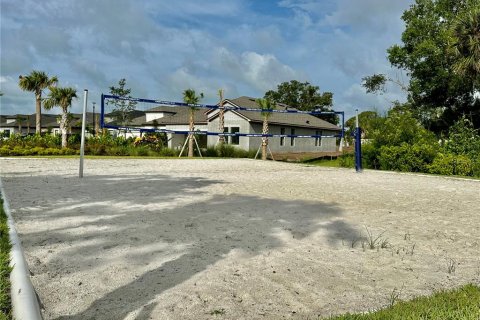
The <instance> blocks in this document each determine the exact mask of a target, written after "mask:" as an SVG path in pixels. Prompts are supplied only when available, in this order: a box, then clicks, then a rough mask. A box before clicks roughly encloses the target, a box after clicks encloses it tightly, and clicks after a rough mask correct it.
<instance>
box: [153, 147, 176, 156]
mask: <svg viewBox="0 0 480 320" xmlns="http://www.w3.org/2000/svg"><path fill="white" fill-rule="evenodd" d="M178 154H179V152H178V151H177V150H173V149H170V148H163V149H162V150H160V151H159V152H158V155H159V156H161V157H177V156H178Z"/></svg>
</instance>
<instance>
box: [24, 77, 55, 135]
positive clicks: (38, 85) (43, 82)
mask: <svg viewBox="0 0 480 320" xmlns="http://www.w3.org/2000/svg"><path fill="white" fill-rule="evenodd" d="M57 83H58V79H57V77H55V76H53V77H51V78H50V77H49V76H48V75H47V74H46V73H45V72H43V71H37V70H33V71H32V72H30V74H29V75H26V76H22V75H21V76H19V82H18V85H19V87H20V89H22V90H23V91H31V92H34V93H35V112H36V121H35V122H36V129H35V131H36V133H38V134H40V133H41V131H42V92H43V90H44V89H46V88H48V87H51V86H54V85H56V84H57Z"/></svg>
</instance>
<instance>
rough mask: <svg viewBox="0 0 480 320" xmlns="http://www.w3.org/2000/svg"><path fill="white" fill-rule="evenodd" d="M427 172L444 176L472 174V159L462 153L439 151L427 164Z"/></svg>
mask: <svg viewBox="0 0 480 320" xmlns="http://www.w3.org/2000/svg"><path fill="white" fill-rule="evenodd" d="M428 172H429V173H433V174H441V175H446V176H449V175H459V176H474V161H472V160H471V159H470V158H469V157H467V156H464V155H455V154H449V153H447V154H443V153H439V154H438V155H437V156H436V157H435V159H434V160H433V162H432V164H431V165H429V166H428ZM479 176H480V175H479Z"/></svg>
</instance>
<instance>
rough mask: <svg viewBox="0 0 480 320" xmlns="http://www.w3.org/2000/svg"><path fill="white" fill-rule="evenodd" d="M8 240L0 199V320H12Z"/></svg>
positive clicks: (0, 199) (5, 220) (5, 219)
mask: <svg viewBox="0 0 480 320" xmlns="http://www.w3.org/2000/svg"><path fill="white" fill-rule="evenodd" d="M10 248H11V245H10V240H9V239H8V226H7V215H6V214H5V211H4V210H3V199H2V198H1V197H0V320H5V319H12V315H11V312H12V309H11V308H12V306H11V301H10V271H11V268H10V266H9V261H10Z"/></svg>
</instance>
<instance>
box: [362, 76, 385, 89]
mask: <svg viewBox="0 0 480 320" xmlns="http://www.w3.org/2000/svg"><path fill="white" fill-rule="evenodd" d="M387 80H388V78H387V76H386V75H384V74H374V75H371V76H368V77H363V78H362V86H363V87H364V88H365V89H366V90H367V93H377V92H379V93H384V92H385V84H386V83H387Z"/></svg>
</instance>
